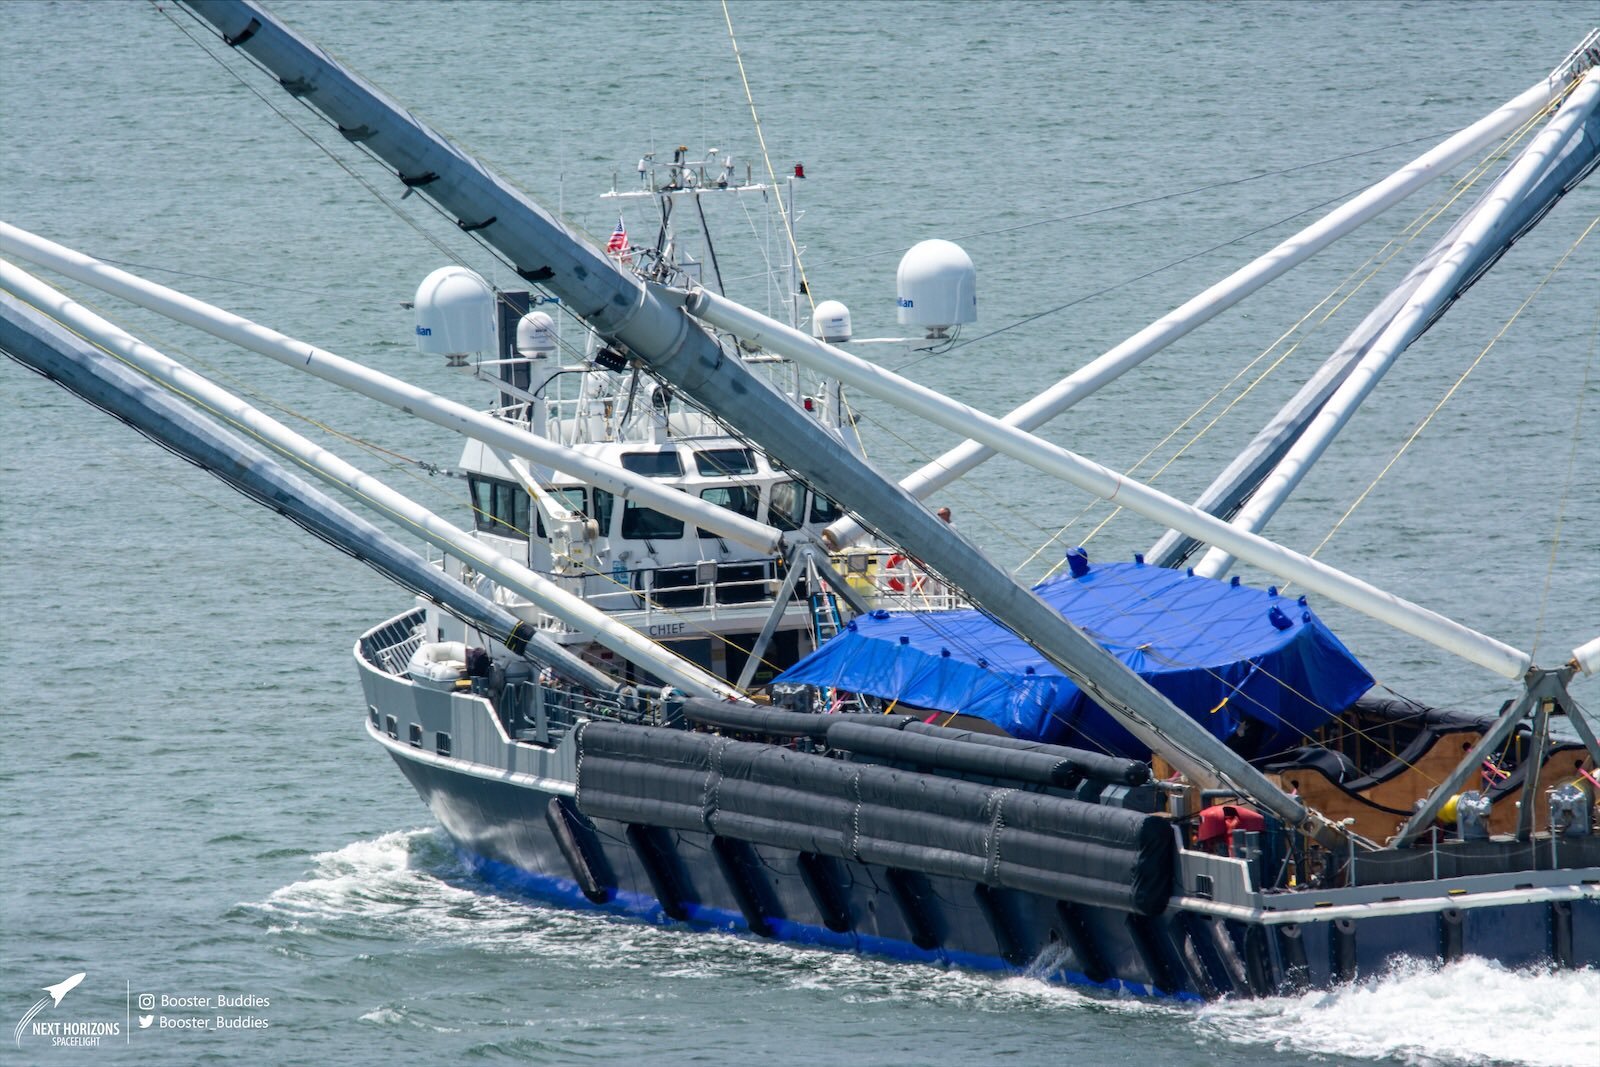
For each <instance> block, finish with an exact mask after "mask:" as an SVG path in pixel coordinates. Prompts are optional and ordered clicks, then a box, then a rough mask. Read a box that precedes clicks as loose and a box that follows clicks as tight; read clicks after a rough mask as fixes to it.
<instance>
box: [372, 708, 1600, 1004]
mask: <svg viewBox="0 0 1600 1067" xmlns="http://www.w3.org/2000/svg"><path fill="white" fill-rule="evenodd" d="M370 732H371V733H372V734H373V736H374V737H375V739H377V740H380V741H387V740H389V739H386V738H385V737H383V736H382V734H381V732H380V731H377V730H372V731H370ZM385 747H386V748H387V749H388V751H389V752H390V754H391V755H392V756H393V757H394V759H395V762H396V764H397V765H398V766H399V768H400V770H401V771H402V773H403V774H405V776H406V778H407V779H408V780H409V781H410V782H411V784H412V786H413V787H414V788H415V789H416V790H417V792H418V794H419V795H420V796H421V797H422V798H423V800H424V801H425V802H426V803H427V805H428V807H429V809H430V810H431V811H432V812H433V814H434V816H435V817H436V818H437V819H438V821H439V823H440V825H441V826H442V827H443V828H444V830H445V832H446V833H447V834H448V835H449V837H450V839H451V840H452V842H453V843H454V845H455V847H456V848H457V850H458V851H459V853H460V855H461V856H462V858H463V860H464V862H466V863H467V864H468V865H469V866H470V867H471V868H472V869H473V870H474V871H475V872H476V873H477V874H478V876H479V877H481V878H482V879H483V880H484V881H485V882H486V883H487V884H489V885H492V886H494V887H495V888H496V889H499V890H502V891H506V892H510V893H513V894H517V895H520V896H525V897H528V898H531V899H536V900H540V901H545V902H549V903H553V904H557V905H561V906H565V907H572V908H579V909H583V910H590V911H596V912H600V913H604V914H608V915H613V916H616V917H619V918H626V919H632V920H638V921H644V922H649V923H656V924H673V925H678V926H680V927H682V928H685V929H692V930H701V931H720V932H723V933H728V934H734V935H745V936H752V937H760V938H768V939H774V940H780V941H785V942H791V943H795V944H799V945H808V946H815V947H819V948H825V949H834V950H842V951H851V952H860V953H866V954H870V955H874V956H879V957H885V958H891V959H896V960H905V961H912V962H918V963H924V964H934V965H943V966H956V967H962V968H966V969H973V970H981V971H999V972H1011V973H1027V974H1031V975H1034V976H1036V977H1040V978H1043V979H1046V980H1052V981H1061V982H1066V983H1071V984H1078V985H1085V986H1094V987H1099V988H1102V989H1106V990H1109V991H1117V992H1127V993H1133V994H1138V995H1145V996H1157V997H1169V998H1177V999H1188V1000H1203V999H1213V998H1216V997H1219V996H1266V995H1278V994H1287V993H1293V992H1296V991H1302V990H1306V989H1317V988H1329V987H1332V986H1335V985H1338V984H1340V983H1344V982H1349V981H1352V980H1357V979H1360V978H1365V977H1373V976H1377V975H1381V974H1383V973H1384V972H1386V971H1387V970H1388V969H1389V968H1391V967H1392V966H1393V965H1394V964H1395V963H1396V962H1397V961H1399V960H1400V959H1402V958H1410V959H1419V960H1423V961H1429V962H1433V963H1446V962H1449V961H1451V960H1453V959H1456V958H1459V957H1461V956H1465V955H1474V956H1481V957H1484V958H1487V959H1491V960H1494V961H1496V962H1499V963H1502V964H1504V965H1506V966H1508V967H1525V966H1540V965H1555V966H1568V967H1571V966H1586V965H1588V966H1592V965H1594V964H1595V962H1596V961H1597V960H1600V886H1597V885H1596V884H1594V883H1593V882H1591V883H1590V885H1589V889H1590V892H1588V893H1586V894H1585V893H1580V894H1578V895H1577V896H1576V897H1574V896H1573V894H1572V893H1570V892H1567V891H1565V890H1563V889H1561V888H1560V887H1556V888H1554V889H1545V888H1541V887H1539V886H1531V885H1530V886H1528V887H1524V888H1520V889H1516V888H1513V889H1507V890H1505V891H1502V892H1500V893H1497V894H1488V893H1479V894H1476V895H1472V894H1462V895H1461V896H1460V897H1458V898H1456V900H1455V901H1452V900H1451V899H1450V898H1449V897H1446V896H1438V897H1433V898H1431V899H1432V901H1433V903H1431V904H1430V902H1429V901H1428V900H1426V899H1425V900H1411V901H1405V900H1399V901H1397V900H1396V898H1393V897H1391V898H1389V900H1388V902H1387V903H1382V902H1380V903H1375V904H1373V905H1370V906H1351V905H1348V904H1346V905H1340V904H1338V903H1337V902H1334V903H1332V904H1330V905H1329V906H1327V907H1324V908H1321V909H1319V910H1320V911H1321V912H1322V917H1321V918H1318V917H1317V916H1316V913H1315V912H1308V913H1306V914H1303V915H1301V914H1296V915H1292V916H1285V915H1283V914H1278V915H1270V914H1269V915H1258V914H1252V913H1246V912H1244V909H1238V908H1230V907H1229V906H1227V905H1225V904H1219V903H1217V902H1215V901H1206V900H1200V899H1196V898H1191V897H1182V896H1178V897H1174V899H1173V904H1172V906H1169V907H1168V908H1167V909H1166V910H1165V911H1163V912H1162V913H1161V914H1159V915H1154V916H1139V915H1133V914H1130V913H1127V912H1124V911H1119V910H1116V909H1112V908H1104V907H1093V906H1086V905H1081V904H1069V903H1065V902H1062V901H1058V900H1053V899H1048V898H1045V897H1042V896H1040V895H1038V894H1033V893H1027V892H1021V891H1016V890H1010V889H998V888H995V887H993V886H988V885H980V884H975V883H972V882H967V881H963V880H960V879H955V878H948V877H940V876H936V875H927V874H920V873H915V872H908V871H903V870H892V869H889V868H885V867H879V866H873V865H869V864H862V863H854V862H849V861H844V860H837V859H824V858H822V857H817V856H813V855H810V854H803V853H796V852H793V851H790V850H787V849H781V848H775V847H771V846H766V845H760V844H752V843H748V842H730V841H728V840H726V839H721V838H717V837H714V836H713V835H711V834H710V833H696V832H693V831H686V830H681V829H669V828H663V827H650V826H641V825H638V824H624V823H621V822H618V821H615V820H608V819H589V818H587V817H584V816H580V815H577V814H576V811H575V808H574V806H573V805H572V800H571V789H570V787H565V788H564V787H563V783H560V782H559V781H556V780H550V781H548V782H545V783H543V784H542V785H541V784H535V783H531V782H529V781H527V780H526V779H525V778H524V780H522V781H518V782H513V781H511V780H509V776H506V777H501V778H496V777H495V776H493V775H485V774H481V773H468V772H464V771H463V770H461V769H459V768H456V767H453V766H450V765H449V763H448V762H446V761H441V760H438V759H423V758H419V757H420V755H421V754H418V753H414V752H410V751H406V749H405V746H400V745H395V744H394V743H393V742H392V741H389V743H388V744H386V745H385ZM564 819H565V820H567V821H566V822H563V820H564ZM563 826H565V827H566V830H565V831H563V829H562V828H563ZM1574 873H1575V874H1576V873H1579V872H1574ZM1569 881H1570V880H1569ZM1469 897H1471V899H1468V898H1469ZM1230 912H1235V913H1238V914H1230ZM1289 918H1293V919H1295V920H1296V921H1288V919H1289Z"/></svg>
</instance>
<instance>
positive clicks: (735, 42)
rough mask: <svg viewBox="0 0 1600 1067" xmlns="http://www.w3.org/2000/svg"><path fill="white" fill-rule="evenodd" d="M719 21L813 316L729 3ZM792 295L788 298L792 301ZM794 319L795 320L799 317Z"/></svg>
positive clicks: (813, 304) (724, 0) (813, 303)
mask: <svg viewBox="0 0 1600 1067" xmlns="http://www.w3.org/2000/svg"><path fill="white" fill-rule="evenodd" d="M722 19H723V21H724V22H726V23H727V24H728V43H729V44H731V45H732V46H733V59H734V62H735V63H737V64H738V65H739V81H740V82H741V83H743V85H744V98H745V101H746V102H747V103H748V104H749V105H750V121H751V122H753V123H755V127H756V143H758V144H759V145H761V159H762V162H764V163H765V164H766V165H767V177H768V178H769V179H770V180H771V182H772V192H773V195H774V197H775V198H776V200H777V201H778V218H779V219H781V220H782V222H783V232H784V236H785V237H787V238H788V239H789V252H790V254H791V255H793V256H794V267H795V271H796V272H797V273H798V274H799V275H800V291H801V292H802V293H804V294H805V297H806V302H807V303H808V304H810V305H811V311H812V313H813V314H815V312H816V310H817V305H816V301H815V300H813V299H812V297H811V285H810V283H809V282H807V281H806V268H805V264H803V263H802V262H800V246H799V245H798V244H796V243H795V239H794V225H793V224H792V222H791V220H790V219H789V212H788V209H787V208H785V207H784V204H783V190H782V189H780V188H778V174H777V172H776V171H775V170H773V169H772V156H771V155H770V154H769V153H768V152H767V136H766V134H765V133H763V132H762V130H761V116H760V115H758V114H757V113H756V98H755V96H754V94H752V93H751V92H750V77H749V75H747V74H746V73H745V70H744V56H743V55H741V54H740V52H739V39H738V38H737V37H735V36H734V33H733V15H732V14H730V13H729V11H728V0H722ZM790 180H791V181H793V179H790ZM793 295H794V294H790V296H791V297H792V296H793ZM797 310H798V309H797ZM796 317H797V318H798V315H797V316H796Z"/></svg>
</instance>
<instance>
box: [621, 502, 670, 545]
mask: <svg viewBox="0 0 1600 1067" xmlns="http://www.w3.org/2000/svg"><path fill="white" fill-rule="evenodd" d="M622 536H623V537H625V538H628V539H629V540H632V541H677V540H681V539H682V537H683V520H682V519H675V518H673V517H672V516H671V515H663V514H662V513H661V512H659V511H654V510H652V509H650V508H647V507H641V506H640V505H638V504H635V503H634V502H633V501H631V500H629V501H625V502H624V503H623V505H622Z"/></svg>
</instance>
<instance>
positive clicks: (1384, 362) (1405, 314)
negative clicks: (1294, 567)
mask: <svg viewBox="0 0 1600 1067" xmlns="http://www.w3.org/2000/svg"><path fill="white" fill-rule="evenodd" d="M1597 102H1600V69H1595V70H1591V71H1589V73H1588V74H1586V75H1585V76H1584V79H1583V82H1582V83H1581V84H1580V85H1579V86H1578V88H1577V89H1576V90H1574V91H1573V93H1572V95H1571V96H1570V97H1568V98H1567V101H1566V103H1565V104H1563V105H1562V107H1561V111H1560V112H1559V113H1558V114H1557V115H1556V117H1555V118H1554V119H1552V120H1551V121H1550V124H1549V125H1548V126H1546V127H1545V128H1544V129H1543V130H1542V131H1540V133H1539V136H1538V137H1536V138H1534V140H1533V143H1532V144H1530V145H1529V146H1528V148H1527V150H1526V151H1524V152H1523V153H1522V155H1520V156H1519V157H1518V158H1517V161H1516V162H1515V163H1513V164H1512V165H1511V167H1509V168H1508V169H1507V170H1506V172H1505V174H1503V175H1502V176H1501V177H1500V180H1499V181H1497V182H1496V183H1495V185H1494V188H1493V190H1491V192H1490V194H1489V198H1488V200H1487V201H1486V202H1485V204H1484V207H1483V209H1482V210H1481V211H1479V212H1478V213H1477V215H1476V216H1474V217H1473V219H1472V222H1471V223H1470V224H1469V225H1468V226H1467V228H1466V229H1465V230H1463V231H1462V232H1461V236H1460V237H1459V238H1457V239H1456V243H1455V244H1454V245H1453V246H1452V247H1451V249H1450V251H1449V252H1448V253H1447V254H1446V255H1445V257H1444V259H1443V260H1442V261H1441V262H1440V263H1439V265H1438V266H1437V267H1435V268H1434V269H1433V272H1432V273H1430V274H1429V275H1428V277H1427V279H1426V280H1424V281H1423V283H1422V284H1421V285H1420V286H1419V287H1418V288H1417V291H1416V292H1415V293H1414V294H1413V295H1412V297H1411V300H1410V301H1409V302H1408V303H1407V304H1406V306H1405V308H1404V309H1403V310H1402V311H1401V312H1400V314H1398V315H1396V316H1395V318H1394V321H1393V322H1391V323H1390V324H1389V326H1388V328H1386V329H1385V330H1384V331H1383V333H1381V334H1379V335H1378V339H1377V340H1376V341H1374V342H1373V345H1372V348H1371V349H1370V350H1369V351H1368V352H1367V354H1366V355H1365V356H1363V357H1361V360H1360V362H1358V363H1357V364H1356V365H1355V367H1354V368H1352V369H1351V372H1350V376H1349V377H1348V378H1346V379H1345V380H1344V383H1343V384H1342V385H1340V386H1339V388H1338V389H1337V390H1335V391H1334V394H1333V395H1332V396H1331V397H1329V398H1328V402H1327V403H1326V404H1324V405H1323V408H1322V410H1321V411H1320V412H1319V413H1318V414H1317V417H1316V418H1315V419H1313V420H1312V422H1311V425H1310V426H1308V427H1307V428H1306V431H1305V433H1303V434H1301V436H1300V439H1299V440H1297V441H1296V442H1295V443H1294V445H1293V446H1292V447H1291V448H1290V449H1289V451H1288V453H1287V454H1285V455H1284V457H1283V458H1282V459H1281V460H1279V461H1278V465H1277V466H1276V467H1274V468H1273V469H1272V473H1271V474H1269V475H1267V478H1266V480H1265V481H1264V482H1263V483H1262V485H1261V488H1259V489H1258V490H1256V493H1255V495H1254V496H1253V497H1252V498H1251V499H1250V502H1249V503H1248V504H1246V505H1245V506H1244V507H1243V508H1242V509H1241V510H1240V511H1239V514H1237V515H1235V516H1234V518H1233V525H1234V526H1236V527H1238V528H1239V529H1241V530H1248V531H1252V532H1253V531H1257V530H1260V529H1261V528H1262V527H1264V526H1265V525H1266V524H1267V520H1269V519H1271V518H1272V516H1273V514H1274V513H1275V512H1276V511H1277V510H1278V507H1279V505H1281V504H1282V503H1283V502H1284V501H1285V500H1286V499H1288V497H1289V494H1290V493H1292V492H1294V490H1295V488H1296V487H1297V486H1298V485H1299V484H1300V481H1301V479H1303V478H1304V477H1305V475H1306V472H1307V471H1309V470H1310V469H1311V467H1312V465H1313V464H1314V463H1316V462H1317V460H1318V459H1320V458H1321V457H1322V454H1323V452H1325V451H1326V450H1327V448H1328V445H1329V444H1331V443H1332V442H1333V439H1334V438H1335V437H1336V436H1338V434H1339V431H1340V430H1342V429H1344V427H1345V424H1346V423H1348V422H1349V421H1350V417H1351V416H1352V415H1354V414H1355V411H1356V409H1357V408H1359V407H1360V406H1361V405H1362V403H1363V402H1365V401H1366V399H1367V397H1368V396H1370V395H1371V393H1372V390H1373V389H1374V388H1375V387H1376V386H1377V384H1378V381H1379V379H1381V378H1382V377H1383V376H1384V374H1385V373H1387V372H1388V370H1389V368H1390V367H1392V366H1394V362H1395V360H1396V359H1397V358H1398V357H1399V355H1400V353H1401V352H1403V351H1405V349H1406V346H1408V345H1410V344H1411V342H1412V341H1414V340H1416V338H1417V337H1418V336H1419V335H1421V333H1422V331H1423V330H1424V329H1425V328H1426V327H1427V324H1428V320H1429V319H1430V318H1431V317H1432V316H1433V314H1434V312H1435V311H1436V310H1437V309H1438V307H1439V306H1440V305H1441V304H1443V303H1444V302H1445V301H1447V300H1448V299H1449V297H1450V294H1451V293H1452V292H1454V291H1455V289H1456V287H1457V286H1458V285H1459V284H1460V283H1461V281H1462V279H1463V277H1464V276H1466V274H1467V272H1468V271H1469V270H1470V269H1471V268H1472V264H1473V253H1474V252H1475V251H1476V250H1477V249H1478V248H1479V247H1480V246H1482V245H1483V244H1484V243H1485V242H1486V241H1489V240H1491V239H1492V237H1493V235H1494V233H1495V230H1496V229H1497V228H1498V227H1499V225H1500V223H1501V220H1502V219H1504V218H1505V217H1506V215H1507V213H1508V212H1509V211H1510V210H1511V209H1512V208H1514V207H1515V206H1516V205H1517V203H1518V202H1519V201H1520V200H1521V199H1522V198H1523V197H1524V196H1525V195H1526V194H1527V192H1528V190H1529V189H1530V188H1531V187H1532V186H1533V184H1534V183H1535V182H1536V181H1537V180H1538V178H1539V176H1540V174H1541V173H1542V172H1543V169H1544V166H1545V164H1546V163H1548V162H1549V161H1550V159H1551V158H1552V157H1554V156H1555V155H1556V153H1557V152H1559V151H1561V149H1562V147H1563V146H1565V145H1566V144H1567V142H1568V140H1570V139H1571V137H1572V134H1573V131H1574V130H1576V129H1577V128H1578V127H1579V126H1581V125H1582V124H1583V123H1584V122H1586V121H1587V120H1588V118H1589V115H1590V113H1591V112H1593V111H1594V109H1595V105H1596V103H1597ZM1232 565H1233V557H1232V556H1231V555H1229V554H1228V552H1227V551H1225V550H1224V549H1221V548H1215V547H1214V548H1212V549H1211V550H1210V551H1209V552H1207V553H1206V554H1205V558H1203V559H1202V560H1201V561H1200V562H1199V564H1197V565H1196V566H1195V569H1194V572H1195V573H1196V574H1199V575H1204V576H1205V577H1207V578H1220V577H1221V576H1222V575H1224V574H1226V573H1227V571H1228V568H1229V567H1230V566H1232Z"/></svg>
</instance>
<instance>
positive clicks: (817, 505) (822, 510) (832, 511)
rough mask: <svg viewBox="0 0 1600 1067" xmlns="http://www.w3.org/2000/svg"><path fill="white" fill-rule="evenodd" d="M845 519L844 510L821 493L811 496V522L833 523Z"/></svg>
mask: <svg viewBox="0 0 1600 1067" xmlns="http://www.w3.org/2000/svg"><path fill="white" fill-rule="evenodd" d="M843 517H844V508H841V507H840V506H839V505H838V504H835V503H834V502H833V501H831V500H829V499H828V498H827V497H825V496H823V495H822V494H821V493H812V494H811V521H812V522H819V523H824V524H826V523H831V522H835V521H837V520H838V519H841V518H843Z"/></svg>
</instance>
